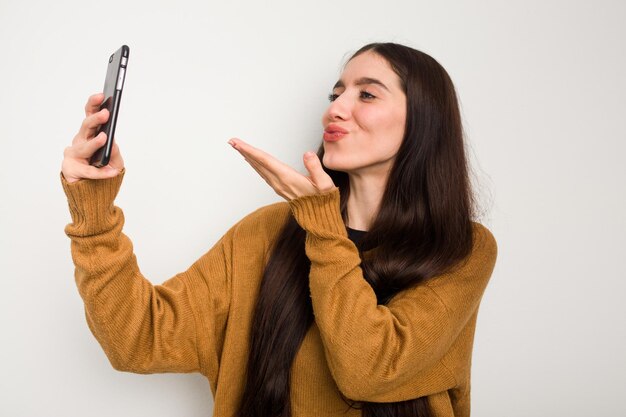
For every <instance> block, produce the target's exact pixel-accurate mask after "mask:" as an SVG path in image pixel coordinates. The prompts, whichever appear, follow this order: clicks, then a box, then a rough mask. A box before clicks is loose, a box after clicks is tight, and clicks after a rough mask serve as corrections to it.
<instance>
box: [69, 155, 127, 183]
mask: <svg viewBox="0 0 626 417" xmlns="http://www.w3.org/2000/svg"><path fill="white" fill-rule="evenodd" d="M61 171H62V172H63V177H64V178H65V180H66V181H67V182H69V183H72V182H76V181H78V180H80V179H83V178H87V179H93V180H102V179H105V178H113V177H115V176H116V175H118V174H119V173H120V171H119V170H117V169H115V168H113V167H111V166H110V165H107V166H105V167H102V168H96V167H94V166H91V165H89V164H79V163H70V162H69V161H67V162H66V161H65V160H64V161H63V167H62V170H61Z"/></svg>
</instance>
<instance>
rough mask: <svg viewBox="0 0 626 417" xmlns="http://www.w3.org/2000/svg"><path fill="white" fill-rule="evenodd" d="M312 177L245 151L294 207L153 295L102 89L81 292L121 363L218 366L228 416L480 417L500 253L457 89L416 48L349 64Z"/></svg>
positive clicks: (90, 144) (260, 217) (81, 168)
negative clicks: (119, 202) (474, 383)
mask: <svg viewBox="0 0 626 417" xmlns="http://www.w3.org/2000/svg"><path fill="white" fill-rule="evenodd" d="M329 98H330V105H329V107H328V109H327V110H326V112H325V113H324V116H323V118H322V124H323V126H324V134H323V139H324V141H323V144H322V145H321V146H320V148H319V150H318V152H317V154H314V153H312V152H307V153H306V154H305V155H304V164H305V167H306V169H307V171H308V175H307V176H305V175H302V174H300V173H299V172H297V171H295V170H294V169H292V168H290V167H288V166H286V165H284V164H283V163H281V162H280V161H278V160H276V159H275V158H273V157H272V156H271V155H268V154H267V153H265V152H263V151H261V150H259V149H256V148H254V147H252V146H250V145H248V144H246V143H245V142H243V141H242V140H239V139H231V140H230V141H229V143H230V144H231V145H232V146H233V147H234V148H235V149H236V150H237V151H239V152H240V153H241V154H242V155H243V156H244V157H245V159H246V160H247V161H248V162H249V163H250V164H251V165H252V167H253V168H254V169H255V170H256V171H257V172H258V173H259V174H260V175H261V176H262V177H263V178H264V179H265V181H266V182H267V183H268V184H269V185H270V186H271V187H272V188H273V189H274V190H275V191H276V192H277V193H278V194H279V195H280V196H282V197H284V198H285V199H286V200H287V201H286V202H280V203H276V204H272V205H269V206H266V207H262V208H260V209H259V210H257V211H255V212H253V213H252V214H250V215H248V216H246V217H245V218H244V219H242V220H241V221H240V222H239V223H237V224H236V225H234V226H233V227H232V228H231V229H230V230H229V231H228V232H227V233H226V234H225V235H224V236H223V237H222V238H221V239H220V240H219V242H217V244H215V246H213V248H212V249H211V250H209V251H208V252H207V253H206V254H205V255H204V256H202V257H201V258H200V259H199V260H198V261H197V262H196V263H194V264H193V265H192V266H191V267H190V268H189V269H188V270H187V271H185V272H183V273H181V274H178V275H176V276H175V277H173V278H172V279H170V280H168V281H167V282H165V283H164V284H163V285H156V286H153V285H152V284H151V283H150V282H149V281H148V280H146V279H145V278H144V277H143V276H142V275H141V273H140V271H139V268H138V267H137V263H136V260H135V257H134V255H133V252H132V246H131V242H130V240H129V239H128V238H127V237H126V236H125V235H124V234H123V233H122V225H123V222H124V220H123V215H122V211H121V210H120V209H119V208H117V207H115V206H114V205H113V201H114V199H115V196H116V194H117V191H118V189H119V187H120V184H121V182H122V177H123V174H124V169H123V167H124V165H123V162H122V158H121V156H120V153H119V149H118V148H117V147H115V149H114V154H113V157H112V159H111V162H110V165H109V166H107V167H104V168H101V169H96V168H93V167H91V166H89V165H88V160H89V157H90V156H91V154H93V152H94V151H95V150H96V149H98V147H100V146H102V143H103V142H104V139H105V138H104V137H103V136H96V137H95V138H94V137H93V136H94V134H95V131H96V129H97V127H98V125H100V124H102V123H103V122H104V121H106V119H107V117H108V114H107V113H106V110H102V111H98V108H99V105H100V103H101V101H102V99H103V97H102V95H101V94H100V95H98V94H97V95H94V96H92V97H90V98H89V101H88V103H87V106H86V115H87V117H86V118H85V120H84V122H83V124H82V126H81V129H80V131H79V133H78V135H77V136H76V137H75V138H74V141H73V144H72V146H71V147H69V148H67V149H66V151H65V158H64V161H63V166H62V183H63V187H64V190H65V192H66V194H67V196H68V202H69V207H70V212H71V215H72V223H71V224H69V225H68V226H67V227H66V229H65V230H66V233H67V234H68V236H69V237H70V238H71V240H72V255H73V259H74V262H75V265H76V282H77V284H78V288H79V291H80V294H81V296H82V297H83V300H84V302H85V309H86V316H87V321H88V323H89V326H90V328H91V330H92V332H93V334H94V335H95V337H96V338H97V339H98V341H99V342H100V344H101V345H102V347H103V349H104V351H105V352H106V354H107V356H108V358H109V360H110V361H111V363H112V365H113V366H114V367H115V368H116V369H119V370H124V371H130V372H138V373H151V372H201V373H202V374H203V375H205V376H206V377H207V378H208V379H209V381H210V384H211V390H212V393H213V397H214V404H215V405H214V415H215V416H240V417H249V416H262V417H270V416H294V417H296V416H343V415H347V416H359V415H364V416H420V417H421V416H438V417H439V416H440V417H443V416H445V417H451V416H468V415H469V413H470V363H471V353H472V344H473V335H474V329H475V324H476V317H477V311H478V307H479V303H480V300H481V297H482V295H483V292H484V290H485V287H486V285H487V282H488V281H489V278H490V276H491V272H492V270H493V267H494V264H495V260H496V252H497V250H496V242H495V240H494V238H493V236H492V234H491V233H490V232H489V231H488V230H487V229H486V228H485V227H483V226H482V225H480V224H478V223H475V222H473V221H472V219H473V211H472V205H473V200H472V194H471V190H470V182H469V180H468V168H467V161H466V156H465V150H464V145H463V135H462V127H461V118H460V114H459V109H458V104H457V99H456V93H455V90H454V87H453V84H452V82H451V81H450V78H449V76H448V74H447V73H446V71H445V70H444V69H443V68H442V67H441V66H440V65H439V64H438V63H437V62H436V61H435V60H434V59H433V58H431V57H430V56H428V55H426V54H424V53H422V52H419V51H417V50H414V49H411V48H408V47H406V46H402V45H398V44H392V43H385V44H370V45H366V46H364V47H363V48H361V49H360V50H359V51H357V52H356V53H355V54H354V55H353V56H352V58H351V59H350V60H349V61H348V62H347V64H346V65H345V68H344V70H343V72H342V74H341V77H340V79H339V80H338V81H337V83H336V84H335V86H334V88H333V90H332V94H331V95H330V97H329Z"/></svg>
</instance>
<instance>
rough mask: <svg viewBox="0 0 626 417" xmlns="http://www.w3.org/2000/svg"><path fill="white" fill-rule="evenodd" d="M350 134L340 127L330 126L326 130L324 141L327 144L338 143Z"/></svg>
mask: <svg viewBox="0 0 626 417" xmlns="http://www.w3.org/2000/svg"><path fill="white" fill-rule="evenodd" d="M347 134H348V131H347V130H346V129H344V128H342V127H340V126H339V125H336V124H329V125H328V126H326V129H324V141H326V142H337V141H338V140H341V139H342V138H343V137H344V136H346V135H347Z"/></svg>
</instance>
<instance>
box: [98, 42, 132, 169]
mask: <svg viewBox="0 0 626 417" xmlns="http://www.w3.org/2000/svg"><path fill="white" fill-rule="evenodd" d="M129 54H130V48H128V46H126V45H122V47H121V48H120V49H118V50H117V51H115V52H114V53H113V54H112V55H111V56H110V57H109V64H108V66H107V75H106V78H105V79H104V90H103V93H104V101H103V102H102V105H101V106H100V110H102V109H104V108H106V109H107V110H109V120H107V122H106V123H105V124H103V125H101V126H100V127H99V128H98V132H97V133H96V136H97V135H98V134H99V133H100V132H104V133H106V135H107V141H106V143H105V144H104V146H103V147H102V148H100V149H98V150H97V151H96V152H95V153H94V154H93V155H92V156H91V159H90V160H89V163H90V164H91V165H93V166H95V167H98V168H100V167H103V166H106V165H108V163H109V159H110V158H111V150H112V149H113V140H114V138H115V125H116V124H117V115H118V113H119V111H120V101H121V100H122V89H123V88H124V78H125V77H126V68H127V67H128V56H129Z"/></svg>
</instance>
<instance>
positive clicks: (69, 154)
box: [65, 132, 107, 159]
mask: <svg viewBox="0 0 626 417" xmlns="http://www.w3.org/2000/svg"><path fill="white" fill-rule="evenodd" d="M106 140H107V135H106V134H105V133H104V132H100V133H99V134H98V136H96V137H95V138H93V139H91V140H88V141H85V142H82V143H76V144H73V145H72V146H70V147H69V148H66V149H65V157H66V158H81V159H87V158H91V155H93V154H94V153H95V152H96V151H97V150H98V149H100V148H101V147H102V146H104V143H105V142H106Z"/></svg>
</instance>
